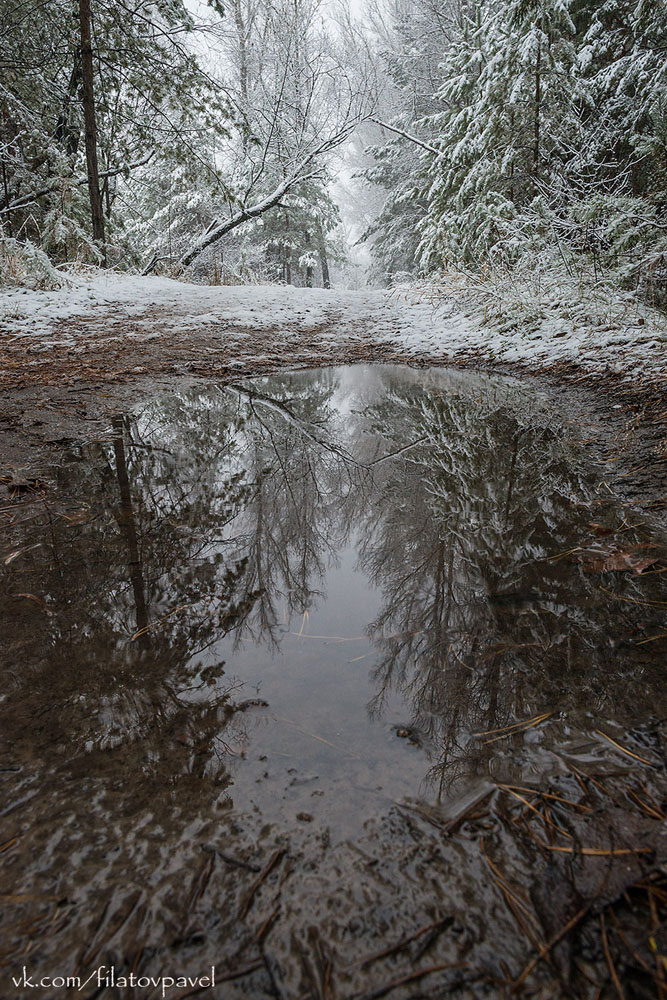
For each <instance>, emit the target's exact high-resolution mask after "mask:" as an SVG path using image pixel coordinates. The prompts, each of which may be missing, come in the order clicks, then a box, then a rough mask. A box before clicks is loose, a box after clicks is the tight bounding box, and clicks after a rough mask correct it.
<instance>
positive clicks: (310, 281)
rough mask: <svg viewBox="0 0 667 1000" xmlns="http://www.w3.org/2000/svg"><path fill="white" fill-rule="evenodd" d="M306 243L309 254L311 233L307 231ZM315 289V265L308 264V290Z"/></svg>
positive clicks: (305, 235)
mask: <svg viewBox="0 0 667 1000" xmlns="http://www.w3.org/2000/svg"><path fill="white" fill-rule="evenodd" d="M304 243H305V245H306V247H307V251H306V252H307V253H309V252H310V233H309V232H308V230H306V232H305V234H304ZM312 287H313V265H312V264H306V288H312Z"/></svg>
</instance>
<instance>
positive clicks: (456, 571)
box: [0, 368, 667, 821]
mask: <svg viewBox="0 0 667 1000" xmlns="http://www.w3.org/2000/svg"><path fill="white" fill-rule="evenodd" d="M572 434H573V431H572V429H571V428H569V427H568V426H567V424H565V423H564V422H562V421H559V420H558V419H557V418H556V415H555V413H554V410H553V408H552V407H551V406H550V405H549V403H548V402H547V400H546V399H542V398H536V397H535V395H534V393H533V392H532V390H531V391H528V390H527V389H525V388H524V387H522V386H521V385H519V384H516V383H513V382H511V381H508V380H502V379H489V378H487V377H482V376H475V375H470V374H465V375H463V374H454V373H442V372H437V373H436V372H433V373H426V374H424V373H419V374H418V373H416V372H413V371H411V370H405V369H392V368H384V369H380V368H352V369H330V370H326V371H323V372H318V373H301V374H298V375H293V376H278V377H272V378H270V379H263V380H260V381H258V382H255V383H247V384H244V385H242V386H241V385H239V386H237V387H236V388H234V389H222V388H217V389H216V388H214V389H193V390H188V391H185V392H181V393H172V394H170V395H166V396H161V397H159V398H157V399H155V400H153V401H151V402H149V403H148V404H146V405H145V406H143V407H142V408H141V409H140V410H138V411H137V413H135V414H132V415H130V416H123V417H119V418H118V419H117V420H116V421H114V424H113V435H112V438H111V439H110V440H109V441H108V442H100V443H97V444H95V445H91V446H89V447H85V448H82V449H80V450H79V451H78V452H72V453H71V454H70V455H69V456H68V460H67V462H66V463H64V464H63V465H62V467H61V468H60V469H59V470H58V477H59V480H60V486H61V488H62V492H63V494H64V495H66V496H67V497H69V498H70V499H69V502H68V504H67V505H65V506H62V505H61V506H56V505H55V504H53V503H47V504H45V505H44V507H43V509H42V508H39V507H38V508H36V509H35V511H34V512H33V516H30V517H26V518H25V519H23V520H20V521H17V522H16V523H13V524H12V525H10V526H9V529H8V530H9V540H8V544H7V548H8V550H11V552H19V554H18V555H17V556H15V557H14V558H12V559H10V560H7V559H6V560H5V561H6V565H5V567H4V568H3V573H4V576H5V583H6V587H7V592H8V594H9V595H10V598H11V600H10V601H7V602H5V604H4V605H3V607H2V609H1V610H0V614H1V615H2V616H3V618H4V622H3V631H4V632H5V634H6V635H8V636H10V641H9V643H8V644H7V646H6V647H5V651H4V654H3V657H2V669H3V681H2V690H3V693H4V695H5V697H4V700H3V702H2V704H1V705H0V715H1V716H2V719H1V721H2V726H3V731H4V732H5V734H6V738H7V740H8V742H9V746H10V751H11V754H12V759H13V760H15V761H17V762H18V763H19V764H21V765H22V764H23V763H25V762H27V761H39V760H40V759H41V760H45V759H46V760H50V759H51V755H53V754H55V755H56V759H57V760H58V766H59V767H61V768H62V767H65V768H66V770H67V773H68V775H70V776H76V775H86V776H88V777H90V776H91V775H93V776H96V775H97V776H100V777H105V776H107V777H113V776H115V777H117V778H118V777H121V776H123V775H126V776H127V775H128V774H131V775H132V780H133V781H136V782H143V783H144V785H145V787H146V790H147V791H146V794H147V795H148V794H150V795H153V794H155V789H156V788H158V789H160V792H159V794H165V790H167V791H168V790H169V789H172V788H174V787H175V786H178V787H179V788H182V787H184V786H187V787H188V788H189V789H190V790H191V793H192V795H193V797H195V798H197V797H198V798H197V802H198V808H200V809H201V808H204V806H203V805H202V802H204V803H205V802H206V801H211V802H213V801H215V802H217V803H218V805H219V804H220V803H221V802H222V803H223V804H227V805H231V804H234V805H235V806H236V808H249V807H252V808H254V809H257V810H259V811H260V812H261V813H262V815H264V816H266V817H267V818H269V819H274V818H280V817H281V816H284V809H285V808H286V806H285V805H284V803H285V802H287V805H288V806H289V808H292V809H293V811H294V809H296V803H300V804H301V805H304V803H305V804H306V805H308V808H309V809H311V808H313V810H314V806H312V803H313V802H316V800H315V799H314V798H313V796H315V795H320V796H323V797H324V798H323V803H319V802H316V804H317V805H318V807H319V808H320V813H318V815H321V817H322V819H323V820H324V821H328V820H331V819H332V817H334V816H335V815H336V810H338V811H339V812H345V811H348V812H349V811H350V808H351V804H352V803H353V802H355V801H358V803H359V808H360V810H361V813H360V815H361V817H362V818H363V816H365V815H368V810H369V809H371V810H372V809H373V808H375V806H373V802H374V801H375V800H373V798H372V796H373V795H374V794H376V793H377V794H378V795H380V794H381V796H382V797H384V798H383V801H384V800H388V801H391V800H392V799H395V798H400V797H401V796H404V795H418V794H420V795H423V796H425V797H427V798H431V799H434V798H442V797H443V796H446V795H447V794H452V793H453V790H454V789H455V786H456V785H457V783H458V782H460V781H461V780H462V779H466V778H467V779H471V778H473V777H477V778H479V777H480V776H488V775H489V774H491V775H495V776H500V777H502V776H505V775H506V774H507V773H512V768H515V769H516V768H518V769H519V770H521V769H522V768H523V769H525V768H526V767H528V768H532V769H533V770H539V769H540V768H544V767H547V766H553V760H552V758H549V760H550V761H551V763H549V762H548V761H547V756H548V755H547V754H546V751H545V750H544V743H545V741H546V743H547V744H549V740H550V739H551V737H550V736H549V733H551V732H558V734H559V738H563V737H564V736H568V735H571V734H572V732H573V731H574V730H576V731H577V732H583V731H589V732H590V731H592V730H593V729H595V727H596V725H597V724H598V723H596V722H595V720H600V719H604V720H608V719H613V720H616V721H618V722H620V723H622V724H623V725H624V726H625V727H627V726H631V725H633V724H634V723H636V722H638V721H640V720H643V719H644V718H645V717H646V716H647V714H650V713H651V712H655V711H658V710H659V706H658V701H657V699H658V698H659V697H661V694H660V692H661V691H662V687H661V683H660V671H661V658H660V656H659V648H660V643H642V642H641V640H642V639H643V638H648V637H650V636H651V635H653V634H655V633H656V632H659V630H660V625H659V623H660V619H661V614H662V612H661V610H660V607H659V605H660V603H661V602H664V601H665V600H667V588H666V586H665V582H664V581H665V577H664V575H660V574H659V573H649V574H648V575H641V576H640V575H633V574H631V573H624V574H616V573H606V574H601V573H591V572H587V571H585V569H584V567H583V565H582V562H581V561H580V559H579V558H578V555H577V553H576V552H574V553H573V552H571V550H573V549H576V548H577V547H581V546H582V545H586V544H588V543H589V542H593V543H595V542H596V537H597V536H596V534H595V532H596V531H599V530H600V527H599V526H600V524H603V527H605V528H608V529H615V530H617V531H619V532H620V534H621V535H622V538H623V540H624V541H623V544H624V545H626V546H628V545H631V544H633V543H634V544H639V543H640V542H642V541H645V540H646V537H647V536H646V531H645V529H644V528H643V527H642V526H641V525H637V526H633V525H632V523H631V524H630V525H628V522H627V520H626V519H625V517H624V514H623V512H622V511H621V510H620V509H619V508H618V507H617V506H616V505H615V504H614V503H613V502H612V501H611V499H610V500H609V502H606V503H600V499H601V498H600V495H599V493H598V492H596V490H597V486H598V482H597V477H596V475H595V473H594V472H591V471H590V470H587V468H586V466H585V464H584V463H583V462H582V460H581V457H580V454H579V450H578V448H577V445H576V442H573V441H572V440H571V437H572ZM593 521H594V522H595V524H596V525H598V528H596V529H594V528H593V527H592V526H591V522H593ZM610 537H613V538H617V537H620V536H619V535H613V536H610ZM562 553H569V555H561V554H562ZM9 554H10V553H9ZM658 565H660V564H658ZM602 586H604V587H605V588H606V589H601V587H602ZM609 590H612V591H614V592H615V593H617V594H618V595H619V597H618V598H615V597H613V596H611V595H610V594H609V593H608V591H609ZM635 602H640V603H635ZM642 602H644V603H642ZM646 602H651V603H650V604H649V603H646ZM630 680H631V681H632V685H630V683H629V681H630ZM545 712H553V713H555V715H554V717H553V718H554V719H556V720H558V721H557V722H556V723H552V726H551V728H547V729H546V730H542V731H540V732H539V733H538V732H532V733H530V734H529V736H528V737H525V738H524V735H523V734H522V733H521V734H518V738H511V739H508V740H503V741H498V742H489V741H488V740H485V739H483V738H480V737H479V736H477V735H475V734H478V733H480V732H488V731H491V730H498V729H499V728H501V727H503V726H506V725H508V724H510V723H512V722H515V721H517V720H520V719H525V718H529V717H532V716H535V715H537V714H539V713H545ZM591 714H592V716H594V719H591ZM587 719H588V720H589V721H587ZM558 727H560V728H558ZM568 727H569V729H568ZM398 732H400V733H402V734H403V737H405V735H406V734H407V736H408V739H407V740H406V739H405V738H402V737H398V736H397V733H398ZM526 740H527V742H526ZM420 748H421V749H420ZM267 758H268V763H266V759H267ZM308 782H311V784H310V785H308ZM297 786H298V787H299V788H301V787H302V786H303V787H305V786H308V790H307V793H306V792H305V791H303V792H297V791H295V788H296V787H297ZM151 789H152V791H149V790H151ZM203 790H206V791H207V797H206V796H205V798H204V799H203V800H202V799H201V792H202V791H203ZM118 794H119V795H120V794H121V792H119V793H118ZM355 795H357V799H355V798H354V796H355ZM304 796H305V797H304ZM369 796H370V798H369ZM369 803H370V804H369ZM281 810H283V812H281ZM364 810H366V811H365V812H364Z"/></svg>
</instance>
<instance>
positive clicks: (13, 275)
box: [0, 236, 69, 288]
mask: <svg viewBox="0 0 667 1000" xmlns="http://www.w3.org/2000/svg"><path fill="white" fill-rule="evenodd" d="M0 283H2V284H4V285H24V286H27V287H28V288H62V287H63V285H67V284H69V278H68V277H67V275H65V274H63V272H62V271H59V270H58V268H56V267H55V266H54V265H53V264H52V263H51V261H50V260H49V257H48V256H47V254H46V253H44V251H43V250H40V249H39V247H36V246H35V245H34V244H33V243H31V242H30V240H26V241H25V242H24V243H20V242H19V241H18V240H16V239H12V238H10V237H2V236H0Z"/></svg>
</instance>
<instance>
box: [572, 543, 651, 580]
mask: <svg viewBox="0 0 667 1000" xmlns="http://www.w3.org/2000/svg"><path fill="white" fill-rule="evenodd" d="M655 548H656V546H655V545H652V544H650V543H645V544H643V545H633V546H631V547H630V548H628V549H622V550H616V551H608V552H599V553H597V555H598V558H591V555H593V553H590V554H589V553H586V554H585V555H584V558H583V568H584V571H585V572H586V573H627V572H632V573H641V572H643V570H645V569H647V568H648V567H649V566H652V565H653V563H656V562H657V561H658V556H657V555H650V554H649V550H650V549H655Z"/></svg>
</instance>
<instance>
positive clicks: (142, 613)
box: [112, 417, 148, 643]
mask: <svg viewBox="0 0 667 1000" xmlns="http://www.w3.org/2000/svg"><path fill="white" fill-rule="evenodd" d="M112 424H113V428H114V430H115V432H116V437H115V438H114V439H113V450H114V457H115V459H116V477H117V479H118V489H119V491H120V517H119V522H120V526H121V530H122V532H123V534H124V535H125V542H126V545H127V554H128V560H127V565H128V569H129V573H130V583H131V585H132V593H133V595H134V611H135V620H136V625H137V631H138V632H143V633H144V634H143V635H142V636H141V637H140V641H141V642H142V643H143V642H145V633H146V631H147V630H148V608H147V606H146V593H145V588H144V572H143V563H142V561H141V555H140V553H139V540H138V538H137V527H136V522H135V519H134V511H133V509H132V493H131V490H130V477H129V474H128V471H127V459H126V457H125V444H124V442H123V420H122V418H120V417H119V418H115V419H114V420H113V421H112Z"/></svg>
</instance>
